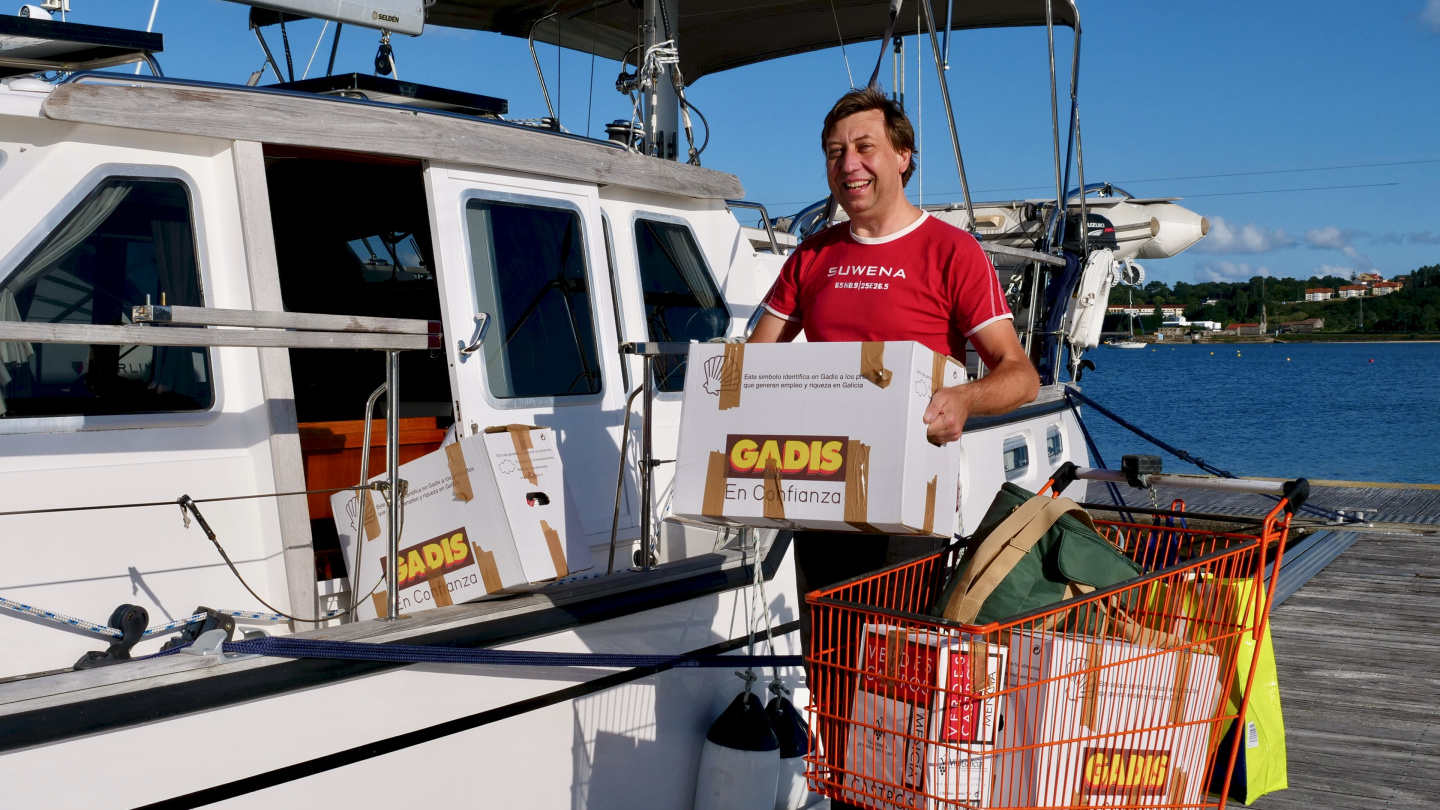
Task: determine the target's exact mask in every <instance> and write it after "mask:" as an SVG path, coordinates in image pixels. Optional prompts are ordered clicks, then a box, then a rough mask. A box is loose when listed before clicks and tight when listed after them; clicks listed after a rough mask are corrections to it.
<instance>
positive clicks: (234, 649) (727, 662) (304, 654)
mask: <svg viewBox="0 0 1440 810" xmlns="http://www.w3.org/2000/svg"><path fill="white" fill-rule="evenodd" d="M180 649H182V648H175V649H172V650H166V651H165V652H164V653H160V655H170V654H173V653H176V652H179V651H180ZM223 649H224V651H225V652H227V653H238V654H243V655H268V656H272V657H276V658H325V659H331V660H337V661H377V662H383V663H392V664H475V665H484V666H522V667H525V666H528V667H608V668H616V669H635V668H644V667H653V668H657V669H670V668H674V667H707V668H714V667H736V666H746V667H798V666H801V665H803V664H804V658H803V657H802V656H799V655H630V654H620V653H564V652H539V651H531V650H490V649H473V648H465V647H436V646H430V645H424V644H369V643H364V642H357V641H319V640H310V639H297V638H285V637H275V636H267V637H265V638H254V639H247V640H245V641H227V642H225V644H224V647H223ZM146 657H147V658H154V657H158V656H146Z"/></svg>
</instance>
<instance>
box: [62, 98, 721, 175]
mask: <svg viewBox="0 0 1440 810" xmlns="http://www.w3.org/2000/svg"><path fill="white" fill-rule="evenodd" d="M42 109H43V111H44V113H45V116H46V117H47V118H51V119H54V120H57V121H70V122H73V123H77V124H97V125H101V126H113V127H125V128H129V129H141V130H150V131H152V132H170V133H176V134H181V135H199V136H203V137H210V138H224V139H226V140H234V141H257V142H260V143H266V144H284V145H288V146H314V147H324V148H328V149H340V150H349V151H354V152H367V153H377V154H383V155H397V156H404V157H409V158H417V159H420V160H438V161H446V162H450V163H457V164H463V165H466V166H477V167H482V168H491V169H504V170H507V171H517V172H526V173H530V174H536V175H541V176H545V177H558V178H562V179H566V180H577V181H580V182H585V183H596V184H598V185H616V186H624V187H626V188H634V189H640V190H643V191H656V192H661V193H666V194H676V195H680V196H682V197H690V198H695V199H709V200H727V199H732V200H733V199H740V198H742V197H744V196H745V188H744V186H742V185H741V184H740V180H739V178H737V177H735V176H734V175H732V174H726V173H724V172H718V171H715V170H714V169H702V168H700V167H697V166H689V165H686V164H683V163H679V162H676V161H673V160H661V159H658V158H652V157H646V156H644V155H637V154H634V153H632V152H627V151H625V150H624V149H617V148H614V147H612V146H606V145H604V144H602V143H598V142H596V141H592V140H589V139H586V138H578V137H571V136H566V135H559V134H556V133H551V132H544V131H541V130H538V129H534V128H532V127H526V126H521V125H518V124H508V123H504V122H499V121H487V120H482V119H478V118H469V117H466V116H459V115H449V114H444V113H436V112H433V111H426V110H422V109H419V108H406V107H399V106H395V105H387V104H376V103H372V102H365V101H355V100H352V99H343V98H331V97H328V96H306V95H303V94H299V93H293V92H278V91H272V90H263V89H261V90H255V89H246V88H240V87H236V88H233V89H231V88H223V87H213V86H201V85H185V84H161V83H143V84H135V85H129V84H127V85H119V84H89V83H83V82H76V83H73V84H63V85H60V86H59V87H56V88H55V89H54V90H53V91H52V92H51V93H50V95H49V97H48V98H46V99H45V103H44V106H43V107H42Z"/></svg>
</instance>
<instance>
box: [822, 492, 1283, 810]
mask: <svg viewBox="0 0 1440 810" xmlns="http://www.w3.org/2000/svg"><path fill="white" fill-rule="evenodd" d="M1066 476H1068V477H1070V478H1071V479H1072V480H1073V478H1076V477H1078V478H1087V479H1098V480H1117V479H1118V480H1124V479H1123V478H1122V477H1120V474H1119V473H1118V472H1116V471H1107V470H1090V469H1085V468H1073V467H1071V465H1066V468H1062V471H1061V473H1060V474H1057V479H1052V481H1051V482H1050V483H1047V484H1046V487H1045V489H1044V490H1042V494H1044V493H1045V492H1047V491H1048V492H1049V493H1050V494H1051V496H1052V497H1058V494H1059V493H1058V492H1057V491H1056V490H1058V489H1061V488H1063V485H1064V483H1067V482H1066V481H1065V480H1064V477H1066ZM1161 479H1163V482H1164V483H1167V484H1179V485H1182V486H1192V487H1205V488H1216V489H1226V490H1243V491H1248V492H1258V493H1262V494H1272V495H1276V496H1279V502H1278V503H1276V504H1275V506H1274V508H1273V509H1271V510H1270V511H1269V513H1268V514H1266V515H1265V516H1264V517H1263V518H1261V519H1259V520H1256V519H1243V518H1235V517H1225V516H1214V515H1202V514H1199V513H1186V512H1181V511H1175V510H1161V509H1143V508H1131V507H1124V508H1123V509H1122V508H1121V507H1108V506H1107V507H1101V508H1104V509H1107V510H1111V511H1114V512H1115V513H1116V514H1117V516H1118V517H1117V519H1113V520H1096V526H1097V527H1098V528H1099V530H1100V532H1101V534H1102V535H1103V536H1105V538H1106V539H1108V540H1109V541H1111V542H1112V543H1113V544H1114V545H1115V546H1116V547H1118V548H1119V549H1121V550H1122V551H1123V552H1124V553H1125V554H1126V555H1127V556H1129V557H1130V558H1131V559H1133V560H1134V561H1135V562H1137V563H1139V565H1140V566H1141V568H1142V569H1143V570H1144V571H1145V574H1144V575H1143V576H1141V577H1139V578H1137V579H1133V580H1130V581H1127V582H1123V583H1120V584H1118V585H1115V586H1112V587H1109V588H1102V589H1099V590H1095V591H1093V592H1090V593H1086V594H1084V595H1082V596H1076V597H1074V598H1070V599H1066V600H1064V601H1061V602H1058V603H1056V604H1053V605H1050V606H1047V607H1045V608H1042V609H1039V610H1034V611H1030V612H1028V613H1025V614H1021V615H1019V616H1015V617H1013V618H1010V619H1008V620H1005V621H1000V622H992V623H990V624H986V625H965V624H959V623H956V622H950V621H946V620H944V619H940V618H936V617H935V616H934V615H931V611H932V606H933V605H934V603H935V602H936V600H937V598H938V597H939V596H940V594H941V592H942V590H943V588H944V585H945V582H946V579H947V577H948V575H949V574H950V573H951V572H952V571H954V569H955V566H956V564H957V563H958V562H959V557H960V556H961V552H962V551H963V548H962V546H961V545H960V544H954V545H952V546H951V547H949V548H947V549H946V550H944V551H942V552H940V553H938V554H935V555H932V556H929V557H924V558H921V559H918V560H915V561H913V562H909V563H905V564H901V565H897V566H894V567H891V568H888V569H885V570H883V571H879V572H876V573H874V574H871V575H867V576H864V577H860V578H857V579H855V580H851V581H849V582H846V583H842V584H840V585H837V586H835V587H832V588H828V589H824V590H820V591H816V592H814V593H810V594H808V595H807V596H806V597H805V598H806V599H807V601H808V602H809V603H810V605H811V617H812V622H813V625H812V634H811V635H812V639H811V650H810V654H809V657H808V658H807V662H808V664H809V679H810V700H809V705H808V709H809V717H810V721H811V730H812V734H813V735H814V739H813V744H812V746H811V752H812V753H811V754H810V755H809V756H808V763H807V776H808V778H809V780H810V786H811V789H812V790H815V791H816V792H819V793H821V794H823V795H825V796H827V797H829V798H831V799H839V800H842V801H845V802H848V803H850V804H853V805H858V806H862V807H874V808H891V807H901V808H925V809H926V810H930V809H932V808H933V809H935V810H939V809H940V808H945V809H946V810H950V809H951V808H1002V807H1003V808H1122V807H1124V808H1129V807H1164V808H1219V807H1224V805H1225V801H1224V799H1223V798H1221V797H1224V796H1225V795H1226V793H1227V792H1228V789H1229V778H1228V776H1226V777H1225V778H1224V779H1223V780H1220V781H1221V782H1223V784H1220V783H1217V784H1214V785H1212V784H1210V782H1211V779H1210V775H1211V773H1212V771H1213V770H1214V765H1215V760H1216V757H1217V752H1219V751H1220V750H1221V745H1220V742H1221V739H1222V737H1223V736H1224V732H1225V730H1226V729H1228V728H1229V726H1230V724H1231V723H1235V722H1241V721H1240V720H1239V718H1243V717H1244V714H1245V708H1246V705H1247V703H1248V700H1249V693H1250V687H1251V685H1252V684H1253V679H1254V665H1253V663H1252V665H1251V666H1250V667H1248V668H1247V669H1248V671H1246V672H1239V673H1237V672H1236V661H1237V652H1238V649H1239V644H1240V641H1241V640H1242V638H1244V635H1243V634H1246V633H1249V634H1252V636H1251V638H1253V639H1256V640H1258V639H1259V638H1260V637H1261V635H1262V634H1263V632H1264V628H1265V622H1266V620H1267V617H1268V615H1269V605H1270V603H1271V597H1273V595H1274V588H1275V582H1276V578H1277V576H1278V572H1279V570H1280V563H1281V558H1282V556H1283V553H1284V541H1285V538H1286V537H1287V535H1288V531H1289V527H1290V518H1291V514H1292V513H1293V512H1294V511H1295V510H1296V509H1298V508H1299V506H1300V504H1301V503H1302V502H1303V500H1304V497H1305V493H1306V491H1307V489H1308V487H1307V485H1306V484H1305V482H1304V480H1303V479H1300V480H1299V481H1294V482H1288V483H1284V484H1282V483H1278V482H1268V481H1241V480H1233V479H1208V478H1201V477H1195V476H1169V475H1166V476H1152V483H1154V482H1160V481H1161ZM1057 480H1060V482H1061V483H1060V485H1059V486H1057V485H1056V481H1057ZM1172 505H1178V504H1172ZM1267 562H1270V563H1272V565H1271V566H1270V569H1271V570H1272V571H1273V572H1275V573H1272V574H1270V576H1268V578H1267V576H1266V571H1267ZM1254 658H1255V660H1258V656H1255V657H1254ZM1237 678H1239V679H1241V680H1240V681H1239V684H1238V685H1240V686H1243V690H1240V691H1238V692H1236V694H1241V695H1243V697H1242V699H1241V700H1239V702H1238V705H1236V702H1235V701H1234V699H1233V697H1232V688H1235V687H1236V686H1237V681H1236V679H1237ZM1227 747H1228V748H1229V751H1228V753H1227V754H1226V756H1227V757H1228V759H1229V762H1228V763H1226V764H1228V766H1229V767H1226V768H1224V769H1222V770H1223V772H1224V773H1225V774H1229V772H1230V770H1232V769H1233V765H1234V757H1235V751H1236V749H1235V747H1234V746H1227ZM1212 794H1213V795H1212Z"/></svg>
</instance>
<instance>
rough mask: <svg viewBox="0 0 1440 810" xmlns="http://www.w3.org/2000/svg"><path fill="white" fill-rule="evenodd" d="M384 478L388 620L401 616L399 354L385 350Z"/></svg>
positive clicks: (386, 618)
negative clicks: (387, 492)
mask: <svg viewBox="0 0 1440 810" xmlns="http://www.w3.org/2000/svg"><path fill="white" fill-rule="evenodd" d="M385 389H386V395H385V396H386V403H385V477H386V478H387V479H389V482H390V511H389V514H388V515H387V517H388V518H389V520H388V521H387V524H388V525H387V527H386V531H387V539H388V541H389V542H388V545H389V547H390V559H389V563H390V564H389V565H388V566H387V567H386V569H385V588H386V590H387V591H388V593H387V594H386V596H387V597H388V599H389V604H388V605H387V608H386V616H385V620H386V621H394V620H396V619H398V618H400V574H399V571H400V566H399V565H398V564H397V561H398V560H399V558H400V510H401V509H402V508H403V505H402V504H401V502H400V501H401V499H402V498H403V497H404V496H403V494H402V493H401V492H400V353H399V352H393V351H392V352H386V353H385Z"/></svg>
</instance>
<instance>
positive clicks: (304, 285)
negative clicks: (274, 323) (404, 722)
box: [265, 146, 454, 580]
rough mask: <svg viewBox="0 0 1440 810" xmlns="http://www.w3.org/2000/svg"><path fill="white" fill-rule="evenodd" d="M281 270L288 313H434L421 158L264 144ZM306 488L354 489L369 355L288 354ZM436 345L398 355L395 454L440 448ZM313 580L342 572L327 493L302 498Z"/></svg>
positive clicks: (371, 362)
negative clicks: (305, 505) (310, 543)
mask: <svg viewBox="0 0 1440 810" xmlns="http://www.w3.org/2000/svg"><path fill="white" fill-rule="evenodd" d="M265 173H266V180H267V183H268V185H269V194H270V212H271V218H272V224H273V227H274V232H275V251H276V258H277V263H278V266H279V272H280V291H281V296H282V298H283V300H284V303H285V309H286V310H287V311H290V312H318V313H329V314H343V315H372V316H383V317H390V318H417V319H421V320H430V321H439V320H440V292H439V288H438V286H437V283H436V278H435V270H434V268H435V254H434V249H433V245H432V241H431V235H430V217H429V212H428V210H427V207H426V194H425V180H424V175H423V169H422V166H421V164H420V163H419V162H418V161H410V160H401V159H394V158H385V157H378V156H372V155H360V154H353V153H346V152H337V151H331V150H320V149H304V148H293V147H283V146H267V147H266V148H265ZM290 371H291V376H292V379H293V382H294V388H295V411H296V416H297V418H298V421H299V430H300V447H301V455H302V457H303V459H304V466H305V484H306V488H307V489H328V488H333V487H344V486H354V485H355V484H356V483H358V481H359V468H360V454H361V450H362V447H363V444H364V437H363V432H364V418H365V402H366V399H367V398H368V397H369V396H370V394H371V392H373V391H374V390H375V389H376V388H377V387H379V386H380V385H381V384H382V383H384V382H385V363H384V356H383V354H381V353H379V352H373V351H358V350H357V351H352V352H346V351H333V350H320V349H292V350H290ZM452 401H453V400H452V398H451V396H450V376H449V371H448V369H447V368H446V359H445V354H444V352H443V351H440V352H433V353H427V352H404V353H402V354H401V356H400V404H399V409H398V410H399V417H400V442H401V449H400V460H401V462H405V461H410V460H412V459H414V458H418V457H419V456H422V455H424V454H426V453H429V452H431V451H433V450H435V449H436V448H438V447H439V446H440V443H441V441H443V439H444V437H445V432H446V430H447V429H448V428H449V427H450V425H451V424H452V423H453V421H454V415H453V409H452V406H451V402H452ZM386 408H387V406H386V405H385V404H384V401H383V400H382V401H381V403H380V404H379V405H377V408H376V414H377V415H376V419H377V423H376V425H375V426H374V428H373V430H372V435H371V439H370V442H371V447H372V450H371V454H370V474H371V475H378V474H380V473H381V472H383V471H384V464H385V449H384V447H385V432H384V427H383V423H380V422H379V421H378V420H379V419H380V418H381V417H382V416H383V415H384V414H385V413H386ZM308 502H309V508H310V529H311V537H312V538H313V544H314V548H315V565H316V576H317V578H318V579H320V580H327V579H333V578H337V577H343V576H345V575H346V572H345V564H344V559H343V556H342V555H341V553H340V547H339V542H338V537H337V533H336V530H335V524H334V518H333V516H332V512H331V510H330V497H329V496H328V495H324V494H316V495H310V496H308Z"/></svg>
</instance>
